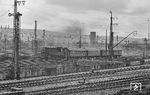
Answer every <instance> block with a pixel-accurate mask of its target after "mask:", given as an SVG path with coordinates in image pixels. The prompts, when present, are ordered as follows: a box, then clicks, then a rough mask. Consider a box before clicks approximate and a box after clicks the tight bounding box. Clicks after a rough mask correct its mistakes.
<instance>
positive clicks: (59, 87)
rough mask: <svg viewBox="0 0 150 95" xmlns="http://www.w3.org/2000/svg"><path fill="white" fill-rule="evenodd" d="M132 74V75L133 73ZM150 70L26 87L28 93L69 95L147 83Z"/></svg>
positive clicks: (35, 94) (32, 94) (33, 94)
mask: <svg viewBox="0 0 150 95" xmlns="http://www.w3.org/2000/svg"><path fill="white" fill-rule="evenodd" d="M131 74H132V75H131ZM149 78H150V70H146V71H142V72H141V71H140V70H139V71H137V72H136V73H135V72H134V73H132V72H130V73H125V74H124V75H122V76H118V75H116V76H110V77H105V78H91V79H89V80H88V81H86V82H85V83H84V84H81V83H79V80H81V79H78V80H74V81H70V82H62V83H59V84H49V85H43V86H35V87H29V88H24V91H25V93H26V94H27V95H68V94H72V93H81V92H93V91H99V90H105V89H112V88H120V87H129V86H130V83H131V82H140V83H142V84H143V85H146V84H148V83H149V81H150V79H149Z"/></svg>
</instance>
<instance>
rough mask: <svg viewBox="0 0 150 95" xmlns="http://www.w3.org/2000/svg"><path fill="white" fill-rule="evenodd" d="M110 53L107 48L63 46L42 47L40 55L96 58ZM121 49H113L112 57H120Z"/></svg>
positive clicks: (61, 57)
mask: <svg viewBox="0 0 150 95" xmlns="http://www.w3.org/2000/svg"><path fill="white" fill-rule="evenodd" d="M109 55H110V51H109V50H107V51H106V50H87V49H68V48H63V47H42V49H41V57H42V58H45V59H48V58H51V59H63V58H98V57H106V56H109ZM121 55H122V50H113V57H115V58H116V57H120V56H121Z"/></svg>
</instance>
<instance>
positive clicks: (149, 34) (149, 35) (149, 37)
mask: <svg viewBox="0 0 150 95" xmlns="http://www.w3.org/2000/svg"><path fill="white" fill-rule="evenodd" d="M149 21H150V19H149V18H148V19H147V22H148V39H147V41H148V47H149V39H150V33H149Z"/></svg>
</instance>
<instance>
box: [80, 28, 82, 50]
mask: <svg viewBox="0 0 150 95" xmlns="http://www.w3.org/2000/svg"><path fill="white" fill-rule="evenodd" d="M79 32H80V41H79V48H81V43H82V41H81V29H80V31H79Z"/></svg>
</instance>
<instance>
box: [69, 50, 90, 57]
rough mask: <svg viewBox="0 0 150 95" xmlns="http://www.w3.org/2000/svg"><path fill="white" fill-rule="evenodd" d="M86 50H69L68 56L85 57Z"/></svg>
mask: <svg viewBox="0 0 150 95" xmlns="http://www.w3.org/2000/svg"><path fill="white" fill-rule="evenodd" d="M87 56H88V54H87V50H70V51H69V57H70V58H84V57H87Z"/></svg>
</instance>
